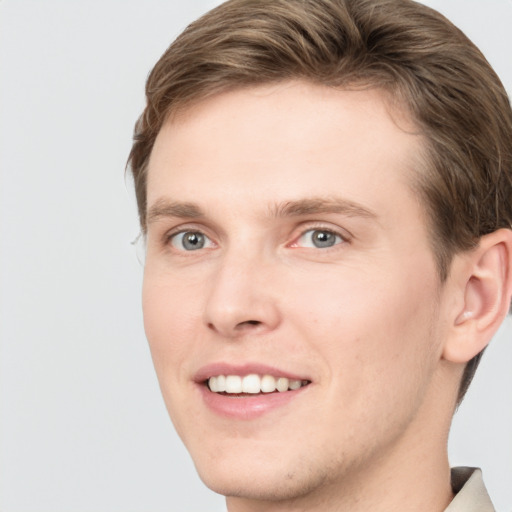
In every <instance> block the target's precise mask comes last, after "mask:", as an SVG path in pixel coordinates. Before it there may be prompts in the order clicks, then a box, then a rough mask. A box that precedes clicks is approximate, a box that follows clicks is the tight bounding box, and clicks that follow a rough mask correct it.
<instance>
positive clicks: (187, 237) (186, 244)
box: [170, 231, 213, 251]
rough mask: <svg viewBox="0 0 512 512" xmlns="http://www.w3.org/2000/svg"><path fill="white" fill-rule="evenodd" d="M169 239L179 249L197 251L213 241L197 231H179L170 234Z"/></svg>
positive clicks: (210, 244)
mask: <svg viewBox="0 0 512 512" xmlns="http://www.w3.org/2000/svg"><path fill="white" fill-rule="evenodd" d="M170 241H171V245H172V246H173V247H174V248H176V249H178V250H179V251H197V250H199V249H203V248H205V247H211V246H212V245H213V242H212V241H211V240H210V239H209V238H208V237H207V236H206V235H205V234H203V233H201V232H199V231H181V232H180V233H176V234H174V235H172V236H171V237H170Z"/></svg>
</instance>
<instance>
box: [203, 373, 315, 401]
mask: <svg viewBox="0 0 512 512" xmlns="http://www.w3.org/2000/svg"><path fill="white" fill-rule="evenodd" d="M310 383H311V381H309V380H305V379H290V378H288V377H274V376H273V375H268V374H265V375H258V374H256V373H250V374H248V375H213V376H211V377H209V378H208V379H207V380H205V381H204V384H205V385H206V386H207V388H208V389H209V390H210V391H211V392H212V393H218V394H220V395H224V396H232V397H245V396H257V395H265V394H270V393H286V392H287V391H296V390H298V389H300V388H302V387H305V386H308V385H309V384H310Z"/></svg>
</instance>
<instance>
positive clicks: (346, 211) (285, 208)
mask: <svg viewBox="0 0 512 512" xmlns="http://www.w3.org/2000/svg"><path fill="white" fill-rule="evenodd" d="M270 212H271V214H272V216H274V217H297V216H301V215H311V214H317V213H337V214H343V215H346V216H348V217H363V218H368V219H375V218H377V214H376V213H375V212H374V211H372V210H370V209H369V208H366V207H364V206H363V205H361V204H359V203H355V202H354V201H350V200H348V199H343V198H340V197H313V198H307V199H299V200H297V201H286V202H284V203H280V204H278V205H275V206H273V207H271V210H270Z"/></svg>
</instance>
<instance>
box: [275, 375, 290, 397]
mask: <svg viewBox="0 0 512 512" xmlns="http://www.w3.org/2000/svg"><path fill="white" fill-rule="evenodd" d="M288 384H289V381H288V379H287V378H286V377H279V379H277V383H276V388H277V391H279V392H280V393H283V392H284V391H288Z"/></svg>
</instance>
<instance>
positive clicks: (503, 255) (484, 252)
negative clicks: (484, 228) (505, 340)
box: [443, 229, 512, 363]
mask: <svg viewBox="0 0 512 512" xmlns="http://www.w3.org/2000/svg"><path fill="white" fill-rule="evenodd" d="M456 258H459V259H458V261H457V262H455V261H454V262H453V263H454V265H453V267H452V270H453V272H454V274H455V275H454V276H453V277H454V280H455V282H456V283H457V284H456V289H457V293H458V295H459V297H460V298H461V300H457V301H456V303H457V306H456V309H455V310H454V314H453V317H452V318H453V321H452V323H453V325H452V326H451V334H452V335H451V336H449V337H448V339H447V340H446V343H445V346H444V350H443V358H444V359H446V360H448V361H451V362H454V363H467V362H468V361H469V360H471V359H472V358H473V357H474V356H476V355H477V354H478V353H480V352H481V351H482V350H483V349H484V348H485V347H486V346H487V345H488V344H489V342H490V341H491V338H492V337H493V335H494V334H495V332H496V331H497V330H498V327H499V326H500V325H501V323H502V321H503V320H504V318H505V316H506V315H507V313H508V311H509V308H510V300H511V296H512V230H510V229H499V230H497V231H494V232H493V233H490V234H488V235H484V236H483V237H482V238H481V239H480V243H479V244H478V247H477V248H476V249H474V250H472V251H470V252H468V253H463V254H461V255H459V256H456Z"/></svg>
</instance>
